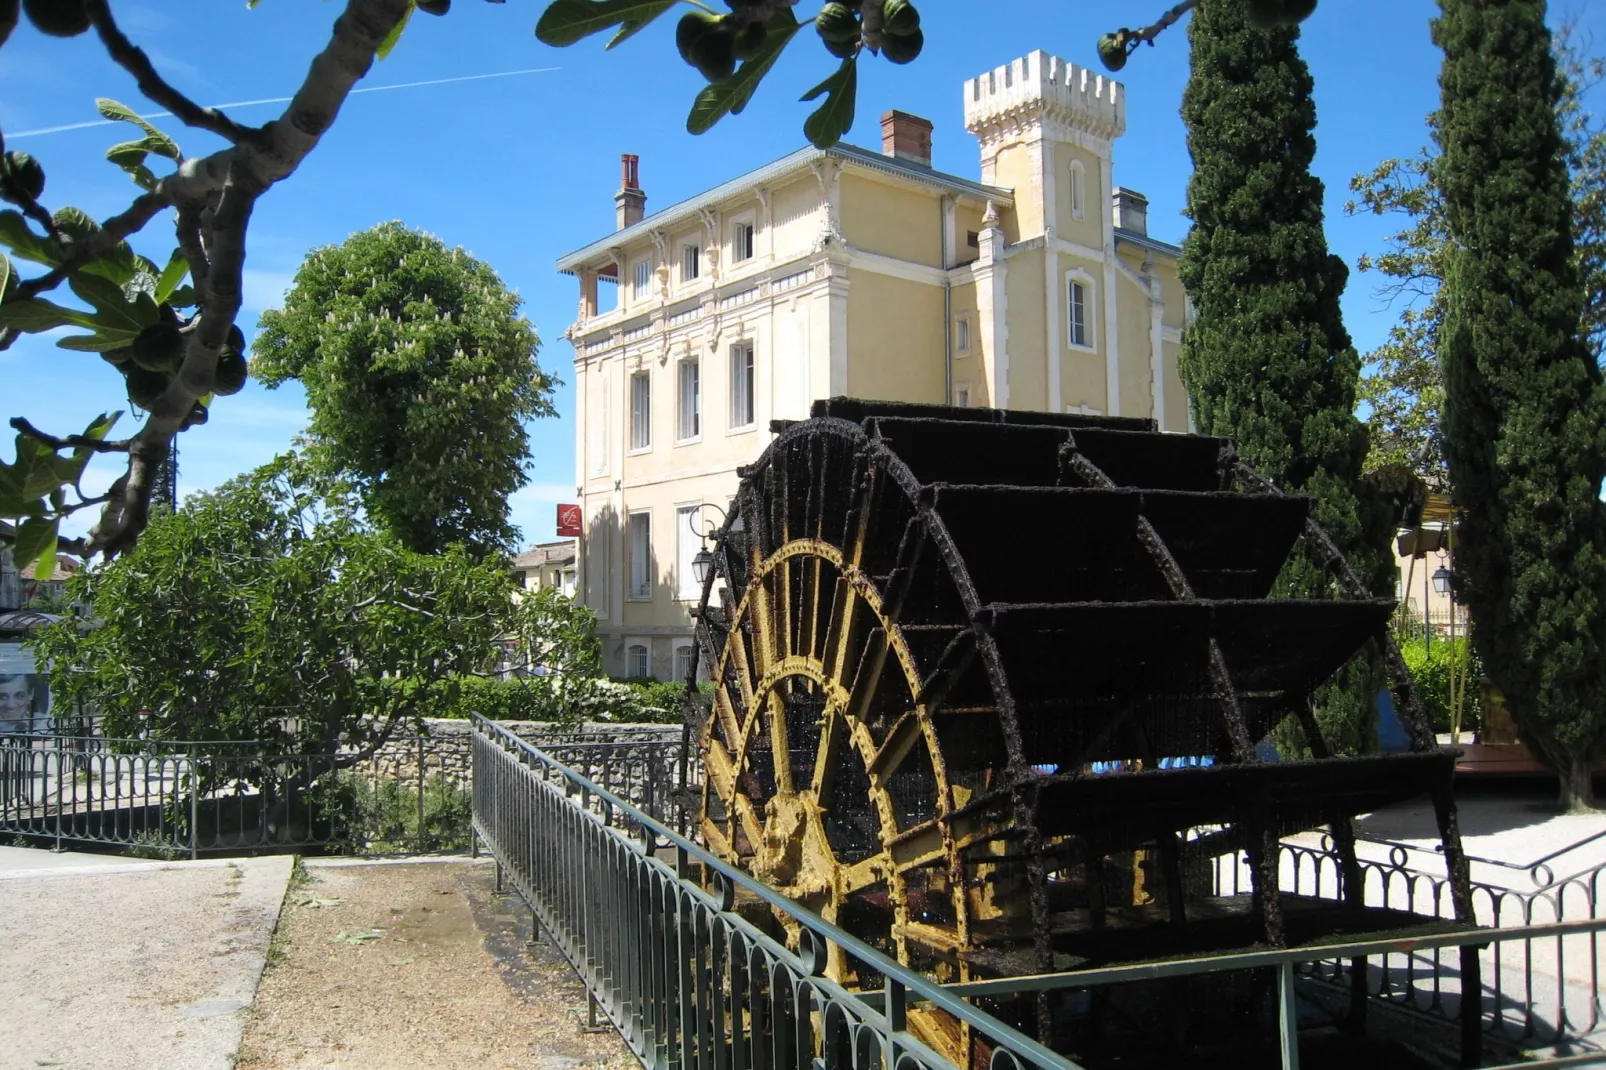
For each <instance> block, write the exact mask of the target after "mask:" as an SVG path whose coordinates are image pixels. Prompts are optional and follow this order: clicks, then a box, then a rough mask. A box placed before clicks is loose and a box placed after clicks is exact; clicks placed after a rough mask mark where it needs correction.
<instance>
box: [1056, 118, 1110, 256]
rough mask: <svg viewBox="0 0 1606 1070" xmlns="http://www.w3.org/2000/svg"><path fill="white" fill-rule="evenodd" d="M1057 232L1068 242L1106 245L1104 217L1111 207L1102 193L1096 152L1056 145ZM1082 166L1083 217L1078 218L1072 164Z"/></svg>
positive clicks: (1077, 147) (1065, 144) (1093, 246)
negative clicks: (1075, 207)
mask: <svg viewBox="0 0 1606 1070" xmlns="http://www.w3.org/2000/svg"><path fill="white" fill-rule="evenodd" d="M1053 160H1054V185H1055V192H1056V199H1055V205H1054V213H1055V233H1056V234H1058V236H1059V237H1061V238H1064V239H1065V240H1066V241H1073V242H1076V243H1077V244H1079V245H1086V246H1090V247H1092V248H1094V249H1097V248H1098V247H1099V245H1100V244H1101V243H1102V242H1103V240H1104V239H1103V220H1104V215H1105V214H1107V213H1108V212H1109V207H1108V205H1106V204H1105V203H1104V201H1103V200H1102V199H1101V197H1100V194H1099V158H1098V155H1097V154H1096V153H1094V152H1093V151H1091V150H1089V149H1084V148H1082V147H1081V146H1079V145H1071V144H1068V143H1066V142H1059V143H1056V144H1055V145H1054V146H1053ZM1072 161H1076V162H1079V163H1081V165H1082V173H1083V181H1082V217H1081V218H1080V219H1077V218H1076V216H1075V213H1073V212H1072V210H1071V208H1072V205H1071V163H1072Z"/></svg>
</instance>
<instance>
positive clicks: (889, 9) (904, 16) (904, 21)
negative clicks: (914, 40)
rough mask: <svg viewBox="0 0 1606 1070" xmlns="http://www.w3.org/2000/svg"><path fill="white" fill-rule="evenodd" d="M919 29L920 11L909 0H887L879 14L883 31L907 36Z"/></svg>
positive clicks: (898, 35)
mask: <svg viewBox="0 0 1606 1070" xmlns="http://www.w3.org/2000/svg"><path fill="white" fill-rule="evenodd" d="M918 29H920V12H918V11H916V10H915V6H914V5H913V4H911V3H910V2H909V0H887V4H886V7H885V8H884V9H883V13H882V16H881V30H882V32H883V33H887V34H891V35H894V36H897V37H908V36H910V35H911V34H913V33H914V32H915V31H916V30H918Z"/></svg>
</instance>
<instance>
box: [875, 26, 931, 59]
mask: <svg viewBox="0 0 1606 1070" xmlns="http://www.w3.org/2000/svg"><path fill="white" fill-rule="evenodd" d="M925 44H926V35H925V34H924V33H922V32H920V31H919V30H916V31H915V32H914V33H906V34H905V33H900V34H891V33H889V34H885V35H883V36H882V38H881V54H882V55H883V56H885V57H887V59H889V60H891V61H892V62H893V63H912V62H914V60H915V59H917V58H918V57H919V55H920V50H921V49H922V48H924V47H925Z"/></svg>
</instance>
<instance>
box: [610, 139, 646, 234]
mask: <svg viewBox="0 0 1606 1070" xmlns="http://www.w3.org/2000/svg"><path fill="white" fill-rule="evenodd" d="M640 162H641V159H640V157H638V156H632V155H630V154H629V153H628V152H627V153H625V154H624V155H622V156H620V157H619V192H618V193H615V194H614V195H613V203H614V207H615V209H616V210H617V214H618V224H619V226H618V229H619V230H624V229H625V228H626V227H633V226H635V225H636V224H637V223H640V222H641V217H642V216H643V215H645V214H646V212H647V195H646V194H645V193H643V192H642V191H641V175H640V174H639V173H638V172H637V170H636V168H637V165H638V164H639V163H640Z"/></svg>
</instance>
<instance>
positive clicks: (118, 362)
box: [100, 346, 134, 368]
mask: <svg viewBox="0 0 1606 1070" xmlns="http://www.w3.org/2000/svg"><path fill="white" fill-rule="evenodd" d="M100 359H101V360H103V361H105V362H106V363H107V364H110V365H112V366H114V367H118V368H121V367H123V366H124V365H125V364H127V363H128V362H129V361H131V360H133V359H134V347H133V346H119V347H118V348H116V349H103V350H101V351H100Z"/></svg>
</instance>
